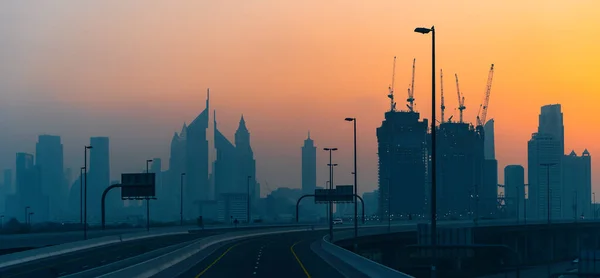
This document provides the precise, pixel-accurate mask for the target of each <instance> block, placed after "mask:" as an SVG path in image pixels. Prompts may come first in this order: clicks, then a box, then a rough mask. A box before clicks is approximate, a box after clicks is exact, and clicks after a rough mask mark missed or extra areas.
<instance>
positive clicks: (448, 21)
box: [0, 0, 600, 191]
mask: <svg viewBox="0 0 600 278" xmlns="http://www.w3.org/2000/svg"><path fill="white" fill-rule="evenodd" d="M413 2H414V3H413ZM56 3H58V4H56ZM56 3H55V2H52V4H50V3H43V4H39V3H38V4H39V5H38V6H36V7H35V8H32V7H29V6H28V5H27V4H20V5H17V4H0V10H3V9H2V5H8V6H9V7H8V8H11V9H10V10H9V11H7V9H6V8H7V7H5V9H4V12H0V15H2V14H3V13H7V14H8V15H10V16H11V18H13V19H14V21H11V22H12V24H14V25H11V27H15V28H11V29H16V30H20V31H19V32H13V33H11V34H12V35H13V36H11V37H9V39H12V40H13V41H12V44H11V45H13V46H15V47H19V46H27V47H26V48H25V49H24V50H22V52H23V53H25V54H26V55H25V56H26V57H27V58H26V59H25V58H23V59H21V60H19V61H22V62H23V63H24V64H25V65H26V66H24V67H25V69H24V70H23V75H21V77H22V78H17V79H11V80H10V82H11V85H12V86H13V87H17V88H19V90H18V91H19V92H20V93H13V94H12V95H11V94H10V93H9V94H7V95H5V96H8V100H9V102H10V103H12V104H13V105H18V106H23V107H29V108H28V109H35V104H32V103H33V100H36V101H39V99H45V100H48V101H50V103H53V104H52V105H56V106H57V107H63V108H65V109H83V110H84V112H85V113H88V114H93V115H95V116H94V117H95V119H96V120H97V122H98V123H95V124H93V125H88V126H87V128H88V129H87V130H85V131H87V132H88V133H92V134H83V135H81V134H78V135H77V136H80V137H81V140H79V139H78V140H79V141H82V140H84V138H85V137H89V136H91V135H97V134H98V133H103V134H106V135H110V136H111V138H113V139H112V142H111V144H112V147H113V148H117V149H118V148H119V147H118V146H117V144H121V145H122V146H121V147H120V148H122V149H123V148H127V147H125V145H127V144H131V140H130V139H134V140H144V141H145V142H144V143H141V144H143V145H144V146H147V147H150V148H151V149H152V154H151V155H152V156H160V157H163V158H164V159H168V143H169V140H170V137H171V136H172V132H173V131H175V130H177V129H179V128H180V125H181V124H182V123H183V122H184V121H187V122H189V121H191V120H192V119H193V118H194V116H195V114H197V113H199V112H200V111H201V110H202V109H203V108H204V97H205V89H206V88H207V87H210V88H211V89H212V91H213V94H212V95H211V98H212V103H211V105H212V107H213V108H216V109H217V118H218V120H219V127H220V129H221V130H222V131H223V132H224V133H225V134H226V135H228V136H229V137H230V138H233V132H234V130H235V128H236V127H237V122H238V120H239V116H240V115H241V113H244V116H245V118H246V120H247V123H248V127H249V129H250V131H251V133H252V144H253V146H254V150H255V154H256V159H257V167H258V171H259V172H258V175H259V182H264V181H265V180H266V181H268V182H269V183H270V184H271V187H273V184H275V185H286V186H292V187H297V186H299V184H300V180H299V177H300V176H299V171H300V168H299V167H300V166H299V165H300V163H299V159H300V150H299V147H300V146H301V144H302V140H304V138H305V136H306V132H307V131H308V130H309V129H310V130H311V133H312V137H313V138H314V139H315V141H316V143H317V145H318V146H319V147H324V146H337V147H339V148H340V152H339V154H336V157H338V158H339V161H340V164H341V166H340V167H341V168H340V169H339V171H341V172H339V173H340V174H339V178H338V180H339V181H340V182H346V183H350V182H351V179H352V177H351V175H350V172H351V167H352V163H351V156H352V149H351V146H352V145H351V144H352V137H351V132H352V131H351V124H349V123H345V122H344V121H343V119H344V118H345V117H357V118H358V120H359V122H358V124H359V139H358V140H359V168H360V169H359V171H360V172H359V174H360V175H359V178H360V179H359V182H360V184H362V185H363V186H362V188H363V189H364V190H365V191H367V190H369V191H370V190H373V189H375V188H376V183H377V180H376V174H377V165H376V162H377V156H376V152H377V149H376V138H375V128H376V127H377V126H379V125H380V124H381V120H382V119H383V112H384V111H385V110H386V109H388V99H387V98H386V94H387V86H388V85H389V83H390V81H391V69H392V59H393V56H397V57H398V59H397V71H396V92H397V93H398V94H399V98H398V99H403V98H404V96H405V94H406V88H407V85H408V84H409V83H410V70H411V63H412V59H413V58H416V59H417V65H416V77H415V98H416V104H417V110H419V111H420V112H422V114H423V115H424V116H425V117H426V118H429V117H430V116H429V115H430V101H431V99H430V97H429V96H430V92H431V83H430V78H431V77H430V74H431V60H430V55H431V54H430V42H431V39H430V37H429V36H423V35H419V34H416V33H413V29H414V27H417V26H426V27H430V26H431V25H435V26H436V30H437V34H436V39H437V72H439V68H440V67H441V68H443V69H444V73H445V77H446V78H445V80H444V83H445V86H444V89H445V99H446V107H447V111H446V114H447V115H448V116H450V115H452V114H453V111H454V110H455V107H456V106H457V99H456V86H455V83H454V78H453V75H454V73H458V74H459V79H460V82H461V83H460V87H461V91H463V93H464V95H465V98H466V106H467V110H466V111H465V117H466V119H467V120H468V121H474V120H475V116H476V114H477V110H478V107H479V104H480V103H481V100H482V98H483V94H484V89H485V83H486V78H487V74H488V69H489V66H490V64H491V63H494V64H495V76H494V83H493V87H492V94H491V101H490V107H489V112H488V118H494V119H495V121H496V148H497V149H496V153H497V159H498V160H499V177H500V181H501V182H502V180H503V168H504V166H505V165H507V164H523V165H526V161H527V154H526V148H527V140H529V138H530V136H531V133H533V132H535V131H536V129H537V115H538V114H539V110H540V106H542V105H544V104H550V103H560V104H562V106H563V113H564V115H565V116H564V117H565V140H566V142H565V147H566V149H567V150H566V152H569V151H570V150H571V149H575V151H576V152H577V153H578V154H581V152H582V151H583V149H584V148H588V149H589V151H590V152H591V154H592V156H593V157H594V156H595V154H597V153H600V145H599V144H598V143H596V140H595V138H599V137H600V129H598V127H599V126H600V118H599V117H595V116H596V115H594V114H592V111H594V110H593V109H594V108H595V105H596V104H597V103H598V102H599V101H600V96H599V95H598V93H597V92H598V90H597V88H598V87H599V86H600V78H598V75H599V74H600V70H598V65H599V64H600V55H598V54H597V50H598V49H600V24H598V20H599V19H598V18H600V2H598V1H592V0H590V1H537V0H534V1H513V0H510V1H397V0H389V1H383V0H382V1H342V0H335V1H334V0H332V1H316V0H308V1H276V0H270V1H267V0H264V1H177V4H173V3H172V2H169V1H141V0H140V1H116V0H113V1H103V2H96V3H90V2H85V3H84V2H79V1H58V2H56ZM11 5H13V6H11ZM13 31H14V30H13ZM0 33H1V29H0ZM438 81H439V80H438ZM438 84H439V83H438ZM438 89H439V87H438ZM24 92H28V93H24ZM34 92H36V93H34ZM438 92H439V90H438ZM438 101H439V99H438ZM48 105H49V104H48ZM75 105H76V106H75ZM82 107H84V108H82ZM398 107H404V103H400V101H399V105H398ZM454 114H455V115H456V116H455V117H458V113H454ZM438 115H439V114H438ZM119 117H127V120H126V121H127V123H128V124H129V125H130V126H132V128H133V126H135V132H133V131H132V129H130V128H127V127H129V126H128V125H124V124H121V125H120V126H119V128H112V129H111V128H110V127H106V126H107V125H110V124H111V121H112V123H113V124H115V125H116V124H117V123H115V122H114V120H113V119H114V118H119ZM590 127H591V130H589V131H588V130H586V128H588V129H590ZM47 129H48V130H44V131H41V130H29V131H23V132H20V133H19V134H20V135H19V134H17V135H19V136H21V135H23V134H37V133H41V132H52V127H51V126H50V127H47ZM78 132H79V131H78ZM127 132H130V133H131V134H129V135H125V134H126V133H127ZM74 133H75V132H74ZM61 135H63V137H66V136H69V135H68V134H61ZM73 136H75V135H73ZM28 140H32V141H35V138H33V139H28ZM64 140H68V139H64ZM128 140H129V141H128ZM79 141H77V143H78V144H79V143H80V142H79ZM146 141H147V142H146ZM81 144H83V143H81ZM77 146H78V145H77ZM65 148H66V151H69V148H75V147H72V146H65ZM75 149H76V148H75ZM138 153H139V154H138ZM131 156H132V155H131V154H125V153H121V152H118V151H117V152H116V153H115V151H114V150H113V154H112V158H113V160H118V161H115V162H114V165H113V174H114V173H116V172H121V171H125V170H127V169H129V168H131V167H133V166H130V165H131V164H132V163H131V162H130V161H129V159H133V158H131ZM138 156H139V157H138ZM73 157H75V156H73ZM134 157H135V159H136V161H137V160H139V161H142V162H143V160H144V159H145V156H144V154H142V152H141V151H139V152H136V155H134ZM325 157H326V156H325V154H324V153H321V154H320V157H319V177H318V178H319V181H318V182H319V184H321V183H322V184H324V182H325V179H326V177H327V174H326V171H327V168H326V167H325V163H326V162H325V160H324V159H325ZM73 160H74V159H73ZM121 160H123V161H127V163H125V162H120V161H121ZM67 163H69V164H76V161H72V162H70V161H67ZM595 165H596V164H594V166H593V168H594V170H598V169H599V168H598V167H596V166H595ZM321 166H322V167H321ZM73 167H76V166H73ZM128 167H129V168H128ZM135 167H137V168H139V167H141V163H140V165H139V166H138V165H135ZM137 168H136V169H137ZM594 182H595V184H597V183H598V182H600V176H597V175H595V176H594ZM598 186H600V185H598ZM263 190H264V189H263ZM361 191H363V190H361Z"/></svg>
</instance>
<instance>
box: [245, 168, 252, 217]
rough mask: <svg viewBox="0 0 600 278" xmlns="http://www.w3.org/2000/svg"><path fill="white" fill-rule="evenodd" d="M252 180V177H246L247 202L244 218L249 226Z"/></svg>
mask: <svg viewBox="0 0 600 278" xmlns="http://www.w3.org/2000/svg"><path fill="white" fill-rule="evenodd" d="M251 178H252V176H248V177H247V178H246V184H247V187H248V197H247V198H248V201H247V202H246V205H247V208H246V214H247V215H246V218H247V219H248V224H250V179H251Z"/></svg>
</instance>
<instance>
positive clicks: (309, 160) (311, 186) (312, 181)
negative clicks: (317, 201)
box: [302, 132, 317, 194]
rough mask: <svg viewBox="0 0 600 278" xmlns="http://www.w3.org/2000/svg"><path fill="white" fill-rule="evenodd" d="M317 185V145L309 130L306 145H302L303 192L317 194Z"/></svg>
mask: <svg viewBox="0 0 600 278" xmlns="http://www.w3.org/2000/svg"><path fill="white" fill-rule="evenodd" d="M316 187H317V147H316V146H315V142H314V141H313V140H312V139H311V138H310V132H308V138H306V140H304V146H302V193H303V194H315V188H316Z"/></svg>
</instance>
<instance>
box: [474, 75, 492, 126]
mask: <svg viewBox="0 0 600 278" xmlns="http://www.w3.org/2000/svg"><path fill="white" fill-rule="evenodd" d="M493 78H494V64H492V66H491V67H490V72H489V73H488V79H487V84H486V86H485V94H484V98H483V104H482V105H481V106H479V112H477V125H478V126H483V125H484V124H485V120H486V118H487V111H488V105H489V104H490V91H491V90H492V79H493ZM480 115H481V117H480Z"/></svg>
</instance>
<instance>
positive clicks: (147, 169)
mask: <svg viewBox="0 0 600 278" xmlns="http://www.w3.org/2000/svg"><path fill="white" fill-rule="evenodd" d="M150 162H152V159H146V174H149V173H150V169H149V168H148V164H149V163H150ZM146 231H150V197H146Z"/></svg>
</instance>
